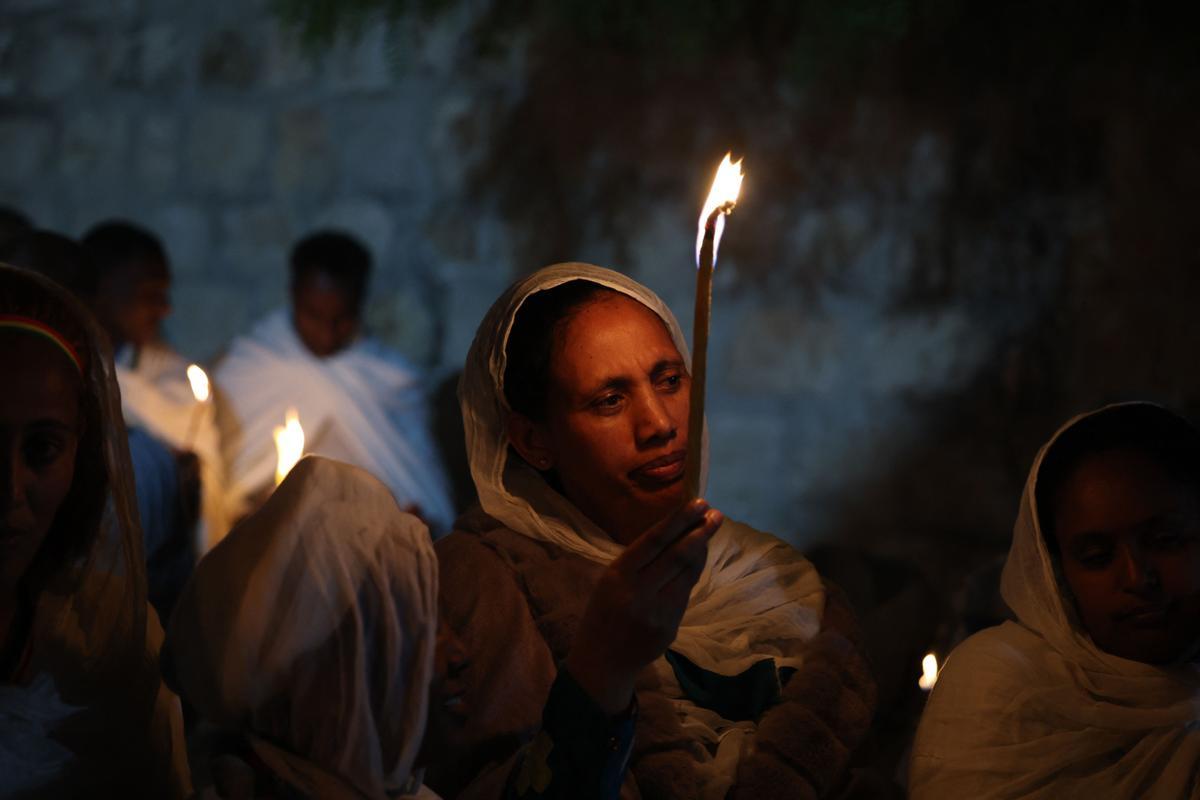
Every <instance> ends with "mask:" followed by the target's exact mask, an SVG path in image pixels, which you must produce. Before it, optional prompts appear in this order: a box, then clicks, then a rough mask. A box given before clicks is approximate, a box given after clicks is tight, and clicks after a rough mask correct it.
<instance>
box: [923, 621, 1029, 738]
mask: <svg viewBox="0 0 1200 800" xmlns="http://www.w3.org/2000/svg"><path fill="white" fill-rule="evenodd" d="M1052 656H1053V654H1052V652H1051V651H1050V649H1049V647H1048V646H1047V645H1046V644H1045V642H1043V641H1042V639H1041V637H1039V636H1038V635H1037V634H1035V633H1033V632H1031V631H1029V630H1028V629H1026V628H1025V627H1023V626H1021V625H1020V624H1018V623H1015V622H1005V623H1003V624H1001V625H997V626H994V627H991V628H985V629H984V630H982V631H979V632H978V633H976V634H974V635H972V636H970V637H968V638H967V639H965V640H964V641H963V642H962V643H961V644H959V645H958V646H957V647H955V648H954V650H952V651H951V652H950V655H949V656H947V658H946V663H945V665H944V666H943V667H942V669H941V670H940V671H939V672H938V679H937V685H936V686H935V687H934V690H933V694H932V695H931V696H930V698H929V704H928V706H927V709H926V713H927V714H929V713H931V712H933V713H940V712H945V711H948V710H951V709H952V710H953V713H955V714H958V715H962V714H970V713H971V709H972V708H973V707H976V706H979V705H989V706H991V705H993V704H995V703H1000V704H1004V703H1005V701H1006V700H1007V699H1009V698H1011V697H1012V696H1013V694H1014V693H1015V692H1017V691H1020V690H1021V689H1023V688H1027V687H1029V686H1030V685H1033V684H1036V683H1039V682H1042V681H1044V680H1045V679H1046V676H1045V666H1046V660H1047V659H1048V658H1051V657H1052Z"/></svg>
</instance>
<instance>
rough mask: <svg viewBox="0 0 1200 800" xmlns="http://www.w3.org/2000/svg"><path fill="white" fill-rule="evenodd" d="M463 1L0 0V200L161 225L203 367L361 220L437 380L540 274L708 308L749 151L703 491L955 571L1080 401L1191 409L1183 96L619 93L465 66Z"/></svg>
mask: <svg viewBox="0 0 1200 800" xmlns="http://www.w3.org/2000/svg"><path fill="white" fill-rule="evenodd" d="M460 5H461V6H462V8H461V9H459V10H456V11H452V12H449V13H447V14H443V15H442V16H440V17H438V18H437V19H436V20H435V21H433V22H425V23H421V24H417V23H415V22H407V21H401V22H400V23H397V24H396V25H394V26H392V27H390V28H389V27H387V26H383V25H379V26H368V28H367V29H366V30H365V31H364V33H363V36H362V37H361V38H360V39H358V40H357V41H353V42H351V41H346V42H342V43H339V44H338V45H336V46H335V47H333V48H332V49H330V50H329V51H327V52H324V53H321V54H319V55H317V56H312V55H310V54H307V53H306V52H304V51H303V50H302V49H301V48H300V47H299V46H298V45H297V43H296V41H295V40H294V38H293V37H292V36H291V34H290V33H289V32H288V31H286V30H283V29H281V28H280V26H279V24H278V23H277V21H276V20H275V19H274V18H273V17H272V16H271V14H270V13H269V9H268V7H267V4H266V3H264V2H261V0H256V1H255V2H229V1H228V0H221V1H220V2H208V3H182V2H179V0H123V2H119V3H115V4H114V3H96V2H67V1H66V0H9V1H8V2H7V3H5V4H4V6H3V8H2V9H0V152H2V153H3V154H4V163H5V165H6V168H5V169H4V170H2V171H0V202H2V203H6V204H11V205H13V206H16V207H18V208H21V209H23V210H25V211H26V212H28V213H29V214H30V215H31V216H32V217H33V218H34V219H35V220H36V221H37V223H38V224H39V225H42V226H44V227H48V228H52V229H58V230H62V231H64V232H67V233H70V234H79V233H81V232H83V231H84V230H85V229H86V228H87V227H89V226H90V225H92V224H93V223H95V222H97V221H99V220H101V219H104V218H108V217H113V216H124V217H129V218H132V219H134V220H137V221H140V222H142V223H143V224H145V225H147V226H149V227H151V228H153V229H154V230H156V231H157V232H159V233H160V234H161V235H162V237H163V238H164V240H165V242H166V245H167V247H168V249H169V251H170V254H171V258H172V262H173V266H174V271H175V283H176V286H175V290H174V300H175V311H174V314H173V315H172V317H171V319H170V321H169V324H168V333H169V335H170V338H171V339H172V340H173V342H174V343H175V344H176V345H177V346H178V347H179V348H180V349H182V350H183V351H184V352H185V353H188V354H190V355H192V356H193V357H195V358H197V359H207V358H211V357H213V356H214V355H215V354H217V353H218V352H219V351H220V349H221V348H222V346H223V345H224V343H225V342H227V341H228V340H229V338H230V337H231V336H232V335H234V334H235V333H237V332H238V331H241V330H244V329H245V328H246V327H247V326H248V325H250V324H251V323H252V322H253V321H254V320H255V319H256V318H257V317H259V316H260V315H262V314H263V313H265V312H266V311H268V310H269V309H271V308H272V307H274V306H276V305H278V304H280V303H281V302H282V301H283V291H284V283H285V281H284V278H285V258H286V252H287V249H288V247H289V246H290V244H291V243H292V242H293V241H294V240H295V239H296V238H297V237H299V236H301V235H302V234H304V233H305V232H307V231H309V230H311V229H313V228H315V227H318V226H338V227H344V228H347V229H349V230H351V231H354V232H355V233H357V234H358V235H359V236H361V237H362V238H363V239H364V240H365V241H366V242H367V243H368V244H369V245H370V247H371V249H372V251H373V253H374V255H375V258H376V262H377V270H376V275H375V277H374V284H373V288H372V296H371V300H370V309H369V319H370V323H371V326H372V328H373V330H374V331H375V332H376V333H377V334H378V335H380V336H381V337H382V338H383V339H385V340H386V341H388V342H390V343H391V344H393V345H395V346H396V347H398V348H400V349H401V350H402V351H404V352H405V353H407V354H408V355H409V356H410V357H412V358H413V359H414V360H415V361H417V362H419V363H421V364H423V365H425V366H426V367H427V368H428V369H429V370H430V371H431V373H432V374H433V375H434V376H435V377H437V378H441V377H443V376H445V375H447V374H448V373H449V372H451V371H452V370H454V369H455V368H457V367H458V366H460V365H461V363H462V359H463V357H464V355H465V353H466V349H467V347H468V346H469V344H470V340H471V337H472V335H473V333H474V329H475V325H476V324H477V322H478V321H479V319H480V318H481V317H482V315H483V313H484V311H485V310H486V309H487V307H488V306H489V305H490V303H491V302H492V300H493V299H494V298H495V297H496V295H498V294H499V292H500V291H501V290H502V289H503V288H504V287H505V286H506V285H507V284H508V283H509V282H510V281H511V280H512V279H513V278H514V277H516V276H517V275H519V274H522V273H524V272H527V271H529V270H531V269H533V268H536V267H538V266H540V265H542V264H545V263H550V262H551V261H558V260H587V261H593V262H595V263H601V264H606V265H611V266H615V267H618V268H621V269H623V270H625V271H627V272H628V273H630V274H632V275H633V276H635V277H637V278H639V279H640V280H643V281H644V282H645V283H647V284H648V285H650V286H651V287H652V288H653V289H655V290H656V291H658V292H659V293H660V294H662V296H663V297H664V298H665V299H666V300H667V301H668V302H669V303H670V305H671V306H672V308H674V309H675V311H676V313H677V314H678V315H679V317H680V320H681V322H683V323H684V325H685V327H689V326H690V313H691V292H692V277H693V273H692V271H691V270H692V258H693V256H692V247H693V242H694V238H693V237H694V225H695V219H694V218H695V214H696V213H697V210H698V207H699V204H700V201H701V200H702V194H703V192H704V190H705V188H706V184H707V181H708V180H709V176H710V175H711V170H712V169H713V168H714V166H715V164H716V161H717V160H718V159H719V157H720V155H721V154H722V153H723V152H724V150H725V149H726V148H728V147H733V148H734V149H736V150H738V151H740V152H742V153H744V154H745V155H746V159H747V160H746V171H747V175H748V177H747V179H746V188H745V196H744V199H743V202H742V204H741V206H740V207H739V209H738V211H737V213H736V215H735V216H734V217H733V218H732V219H731V221H730V224H729V227H728V230H727V233H726V239H725V245H724V252H723V254H722V255H723V258H722V262H721V264H720V265H719V267H718V271H717V276H716V298H715V308H714V332H713V348H714V349H713V351H712V354H711V356H710V363H711V364H712V365H713V366H712V367H711V368H710V369H712V370H713V377H711V378H710V386H711V391H712V396H711V398H710V409H711V417H710V424H711V429H712V438H713V448H712V456H713V466H712V471H711V474H712V478H711V491H710V495H711V499H712V500H713V501H714V502H715V503H716V504H717V505H718V506H720V507H722V508H723V509H725V510H726V511H727V512H728V513H729V514H730V515H732V516H736V517H739V518H742V519H744V520H746V521H748V522H750V523H752V524H754V525H756V526H758V527H761V528H764V529H768V530H773V531H776V532H778V533H779V534H780V535H782V536H784V537H785V538H788V539H789V540H791V541H793V542H796V543H797V544H800V545H808V544H812V543H815V542H817V541H821V540H836V541H840V542H848V543H859V544H864V545H865V546H868V547H870V548H872V549H875V550H878V551H890V552H900V553H904V554H906V555H909V556H912V557H917V558H924V559H927V560H929V561H931V562H934V563H935V564H937V565H940V567H939V568H944V569H945V570H948V571H953V570H955V569H960V568H961V567H962V564H964V563H970V561H971V559H973V558H980V559H982V558H984V557H986V556H987V555H990V554H993V553H995V552H998V551H1001V550H1003V549H1004V547H1005V545H1006V540H1007V535H1008V529H1009V526H1010V525H1011V521H1012V518H1013V517H1014V515H1015V511H1016V506H1017V495H1018V492H1019V490H1020V486H1021V483H1022V482H1023V480H1024V473H1025V470H1026V468H1027V466H1028V464H1029V462H1030V460H1031V459H1032V456H1033V454H1034V452H1035V450H1036V447H1037V445H1038V444H1040V442H1041V441H1042V440H1043V439H1044V438H1045V437H1046V436H1048V435H1049V433H1050V432H1051V431H1052V430H1053V428H1054V426H1055V425H1056V424H1057V423H1058V422H1060V421H1062V419H1064V418H1065V417H1066V416H1067V415H1068V414H1070V413H1073V412H1075V411H1079V410H1083V409H1085V408H1088V407H1091V406H1094V405H1096V404H1098V403H1101V402H1104V401H1107V400H1110V399H1119V398H1123V397H1133V396H1149V397H1153V398H1159V399H1164V400H1167V401H1169V402H1172V403H1174V404H1175V405H1176V406H1179V407H1181V408H1182V409H1183V410H1185V411H1189V410H1193V409H1194V408H1195V407H1196V405H1197V400H1198V399H1200V397H1198V389H1200V382H1198V381H1197V379H1196V378H1195V377H1194V370H1193V369H1192V362H1193V360H1194V359H1193V357H1192V349H1193V342H1195V341H1196V338H1195V337H1196V334H1197V333H1200V331H1198V330H1197V325H1200V315H1196V314H1195V313H1194V309H1193V306H1194V303H1195V297H1196V289H1197V277H1196V276H1197V274H1198V273H1197V269H1196V267H1197V266H1198V265H1197V260H1198V254H1200V247H1198V246H1197V238H1196V233H1195V230H1196V226H1195V225H1194V223H1193V222H1191V221H1190V220H1189V217H1190V212H1187V211H1186V209H1187V208H1189V207H1190V204H1191V199H1190V194H1191V191H1190V190H1189V188H1188V187H1192V188H1194V186H1195V185H1197V182H1196V178H1198V177H1200V159H1198V158H1197V157H1196V145H1195V142H1197V141H1200V135H1198V134H1200V125H1198V123H1197V119H1196V115H1195V113H1194V111H1193V112H1191V113H1188V112H1186V111H1180V110H1179V109H1181V108H1185V109H1186V108H1188V107H1190V108H1192V109H1194V108H1196V107H1197V104H1196V103H1195V102H1183V101H1182V100H1180V98H1181V97H1184V98H1191V97H1194V94H1195V85H1194V81H1193V82H1192V83H1187V82H1186V81H1183V82H1181V83H1180V84H1179V85H1177V86H1166V85H1163V84H1162V83H1161V82H1154V81H1153V80H1151V79H1147V82H1144V83H1137V82H1136V81H1132V82H1130V81H1126V82H1125V83H1121V82H1120V81H1118V80H1116V79H1115V78H1113V77H1112V75H1109V74H1099V75H1097V76H1093V77H1091V78H1088V80H1090V81H1091V83H1084V84H1081V85H1080V84H1070V85H1068V86H1067V87H1066V88H1064V89H1061V94H1059V95H1053V94H1052V95H1051V96H1050V99H1049V100H1047V99H1046V98H1045V97H1040V96H1034V87H1033V82H1030V84H1029V85H1025V86H1020V87H1017V88H1012V87H1008V88H1005V87H1000V88H997V87H995V86H991V87H985V88H983V89H980V90H979V91H974V92H968V93H962V92H959V93H954V92H944V93H941V94H939V93H937V92H931V93H927V94H920V93H913V92H911V91H906V90H904V89H903V88H902V87H897V86H895V85H889V84H887V83H886V82H884V83H883V84H880V85H855V86H854V87H852V88H851V89H847V90H842V89H841V88H840V87H839V86H837V85H832V86H826V87H821V86H817V87H808V88H805V89H803V90H797V89H795V88H794V87H791V86H789V85H788V84H786V82H782V81H780V82H777V83H773V82H771V81H764V80H763V79H762V78H761V77H755V76H749V77H747V76H745V75H743V74H742V73H740V72H738V71H736V70H728V71H725V72H722V75H723V76H725V75H728V76H729V77H728V79H727V80H726V79H724V78H723V79H722V81H707V82H704V83H702V84H700V85H699V86H697V85H696V84H694V83H692V84H688V83H686V82H685V81H680V80H676V79H675V78H674V77H673V76H670V75H667V76H657V77H656V76H649V77H648V76H646V75H645V74H634V72H635V71H634V70H630V72H629V74H626V73H623V72H621V70H622V69H630V68H629V67H628V65H625V66H624V67H623V66H622V63H623V62H621V61H619V60H617V61H613V62H611V63H610V62H604V66H605V69H611V70H612V74H611V82H608V83H603V84H597V83H594V82H592V83H589V82H588V79H587V76H588V74H590V73H585V72H584V70H585V69H586V67H587V64H581V63H580V62H584V61H586V60H587V59H586V58H585V57H577V58H562V59H560V60H559V61H554V60H553V58H550V57H547V56H546V55H545V54H544V53H533V52H531V51H530V50H529V49H528V48H526V47H523V46H522V44H521V41H520V39H519V37H518V39H517V40H516V41H515V42H514V43H513V44H512V45H511V46H510V47H509V48H507V49H505V50H503V51H502V52H500V53H492V54H490V55H487V56H486V57H485V56H481V55H479V54H477V53H475V52H474V51H472V50H471V48H470V47H468V46H467V45H466V44H465V43H464V42H465V41H466V39H465V32H466V31H467V30H468V29H469V26H470V24H471V22H472V18H471V15H472V13H473V12H472V8H474V7H475V6H477V5H478V4H471V3H464V4H460ZM614 65H615V66H614ZM1116 72H1119V70H1117V69H1116V68H1114V74H1115V73H1116ZM927 77H928V78H929V82H930V83H931V84H937V85H940V84H939V83H938V82H939V81H941V80H943V76H940V75H932V74H931V75H928V76H927ZM1181 81H1182V79H1181ZM1081 87H1082V88H1081ZM1089 87H1090V88H1091V89H1094V90H1095V91H1094V92H1091V93H1089V92H1088V91H1085V89H1088V88H1089ZM1148 87H1149V88H1148ZM1031 98H1032V99H1031ZM1059 101H1062V102H1059ZM1048 107H1049V108H1048ZM964 558H965V559H966V560H965V561H964Z"/></svg>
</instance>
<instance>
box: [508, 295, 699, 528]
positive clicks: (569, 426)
mask: <svg viewBox="0 0 1200 800" xmlns="http://www.w3.org/2000/svg"><path fill="white" fill-rule="evenodd" d="M688 381H689V378H688V375H687V372H686V370H685V369H684V364H683V359H682V357H680V355H679V351H678V350H677V349H676V348H675V344H674V342H672V340H671V336H670V334H669V333H668V332H667V328H666V326H665V325H664V324H663V322H662V320H661V319H659V317H658V316H657V315H656V314H655V313H654V312H653V311H651V310H650V309H648V308H646V307H645V306H644V305H642V304H641V303H639V302H637V301H636V300H633V299H632V298H629V297H626V296H625V295H605V296H604V297H603V299H600V300H596V301H594V302H592V303H589V304H588V305H586V306H584V307H583V308H581V309H579V310H578V311H577V312H576V313H575V314H574V316H572V317H571V318H570V319H569V320H568V321H567V322H566V324H565V325H564V326H563V327H562V331H561V335H560V337H559V340H558V341H557V342H556V343H555V345H554V349H553V351H552V357H551V362H550V395H549V398H548V400H549V402H548V403H547V419H546V421H545V423H539V424H536V425H534V426H533V428H534V430H533V431H532V433H531V435H528V436H525V437H518V438H523V441H524V444H525V445H528V447H523V446H522V445H521V444H520V443H517V448H518V450H519V451H521V452H522V456H523V457H525V458H526V459H527V460H530V461H531V463H533V464H534V465H535V466H537V467H539V468H541V469H546V468H553V469H554V470H555V471H556V473H557V475H558V478H559V480H560V482H561V484H562V487H563V491H564V493H565V494H566V495H567V497H568V498H569V499H570V500H571V501H572V502H573V503H574V504H575V505H576V506H577V507H578V508H579V509H580V510H581V511H582V512H583V513H584V514H586V515H587V516H588V518H589V519H591V520H592V521H593V522H595V523H596V524H597V525H599V526H600V527H601V528H602V529H603V530H605V531H606V532H607V533H608V534H609V535H610V536H612V537H613V538H614V539H616V540H617V541H619V542H622V543H626V544H627V543H629V542H630V541H632V540H633V539H634V538H636V537H637V536H638V535H639V534H640V533H642V532H643V531H644V530H646V529H647V528H649V527H650V526H651V525H653V524H655V523H656V522H658V521H659V520H661V519H662V518H663V517H664V516H665V515H666V514H668V513H670V512H671V511H673V510H675V509H676V508H678V507H679V505H680V504H681V503H682V502H683V501H684V496H683V471H684V457H685V455H686V454H687V446H688V442H687V419H688ZM539 462H540V463H539Z"/></svg>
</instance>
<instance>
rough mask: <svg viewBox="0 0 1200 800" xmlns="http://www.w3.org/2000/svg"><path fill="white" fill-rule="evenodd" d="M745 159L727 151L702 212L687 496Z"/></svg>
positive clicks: (695, 475)
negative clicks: (712, 325)
mask: <svg viewBox="0 0 1200 800" xmlns="http://www.w3.org/2000/svg"><path fill="white" fill-rule="evenodd" d="M742 177H743V176H742V162H741V160H740V159H739V160H738V161H736V162H735V161H733V160H731V159H730V154H729V153H726V154H725V158H724V160H722V161H721V165H720V166H719V167H717V175H716V177H715V178H713V183H712V188H711V189H709V192H708V199H707V200H705V201H704V209H703V210H702V211H701V212H700V223H699V230H698V231H697V234H696V314H695V317H694V320H693V323H692V388H691V394H690V402H691V407H690V411H689V413H688V440H687V441H688V450H687V462H686V464H685V470H684V488H685V489H686V491H687V496H688V497H689V498H691V497H698V496H699V495H700V454H701V452H702V450H703V441H702V440H703V438H704V384H705V380H706V377H707V371H708V323H709V317H710V315H711V310H712V276H713V266H714V265H715V264H716V262H717V249H718V248H719V247H720V245H721V233H722V232H723V231H724V230H725V215H726V214H728V213H729V212H730V211H733V207H734V206H735V205H736V204H737V199H738V193H739V192H740V191H741V189H742Z"/></svg>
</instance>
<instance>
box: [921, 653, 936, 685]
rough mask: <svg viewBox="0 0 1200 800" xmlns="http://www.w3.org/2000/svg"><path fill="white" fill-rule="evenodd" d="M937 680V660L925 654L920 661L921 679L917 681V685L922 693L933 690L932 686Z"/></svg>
mask: <svg viewBox="0 0 1200 800" xmlns="http://www.w3.org/2000/svg"><path fill="white" fill-rule="evenodd" d="M937 679H938V660H937V656H935V655H934V654H933V653H926V654H925V657H924V658H923V659H921V677H920V678H919V679H918V680H917V685H918V686H920V687H921V690H922V691H925V692H928V691H930V690H932V689H933V687H934V684H936V683H937Z"/></svg>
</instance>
